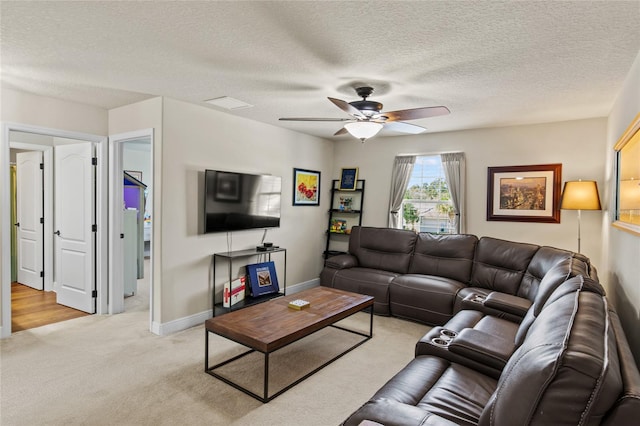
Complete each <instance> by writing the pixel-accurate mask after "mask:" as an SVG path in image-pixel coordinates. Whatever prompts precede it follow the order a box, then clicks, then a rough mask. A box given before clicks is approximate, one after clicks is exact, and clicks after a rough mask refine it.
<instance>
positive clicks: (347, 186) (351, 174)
mask: <svg viewBox="0 0 640 426" xmlns="http://www.w3.org/2000/svg"><path fill="white" fill-rule="evenodd" d="M357 185H358V168H357V167H349V168H345V169H342V174H341V175H340V186H339V187H338V189H340V191H355V190H356V187H357Z"/></svg>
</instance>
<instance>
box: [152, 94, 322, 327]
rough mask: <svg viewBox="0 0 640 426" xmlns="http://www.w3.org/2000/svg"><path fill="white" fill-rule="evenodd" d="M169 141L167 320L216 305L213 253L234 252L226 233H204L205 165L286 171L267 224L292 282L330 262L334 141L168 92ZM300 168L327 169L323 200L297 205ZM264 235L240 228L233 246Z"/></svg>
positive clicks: (165, 180) (220, 276)
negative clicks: (276, 212) (275, 214)
mask: <svg viewBox="0 0 640 426" xmlns="http://www.w3.org/2000/svg"><path fill="white" fill-rule="evenodd" d="M162 145H163V146H162V150H163V155H162V184H161V187H162V190H161V192H162V205H161V210H162V223H163V226H162V241H163V243H162V271H161V274H162V317H161V321H162V322H163V323H167V322H169V321H173V320H176V319H179V318H183V317H187V316H189V315H194V314H198V313H200V312H204V311H207V310H208V309H210V308H211V294H212V261H211V255H212V254H213V253H215V252H223V251H227V235H226V233H217V234H207V235H203V234H201V233H200V226H201V220H202V198H203V197H202V190H203V184H204V170H205V169H217V170H228V171H239V172H249V173H265V174H273V175H277V176H281V177H282V191H283V192H282V196H283V197H282V219H281V226H280V228H275V229H271V230H269V231H268V236H267V241H271V242H273V243H274V244H276V245H279V246H281V247H285V248H286V249H287V255H288V259H287V284H288V285H289V286H291V285H295V284H300V283H305V282H308V281H312V280H315V279H317V277H318V276H319V274H320V270H321V268H322V265H323V260H322V251H323V249H324V242H325V234H324V230H325V227H326V220H327V216H326V212H327V209H328V202H329V200H328V198H329V197H328V196H327V190H328V188H329V179H330V178H331V176H330V175H331V172H332V160H333V145H332V143H331V142H329V141H327V140H324V139H320V138H316V137H312V136H306V135H302V134H299V133H296V132H293V131H290V130H285V129H281V128H278V127H275V126H271V125H267V124H263V123H259V122H255V121H251V120H247V119H244V118H239V117H235V116H232V115H229V114H225V113H222V112H219V111H215V110H212V109H210V108H206V107H202V106H199V105H193V104H188V103H185V102H181V101H177V100H173V99H167V98H165V99H164V107H163V140H162ZM294 167H297V168H304V169H311V170H318V171H320V172H321V173H322V176H321V177H322V182H321V191H322V196H321V197H320V201H321V206H320V207H309V206H305V207H294V206H292V193H293V184H292V179H293V168H294ZM154 187H155V185H154ZM156 194H157V192H156ZM155 211H156V210H154V215H155ZM262 235H263V231H262V230H247V231H238V232H233V233H232V234H231V236H232V247H231V249H232V250H241V249H247V248H252V247H255V246H256V245H258V244H259V243H260V240H261V238H262ZM277 258H278V255H274V260H276V259H277ZM240 266H241V265H240V264H239V265H237V266H234V272H236V271H237V269H239V268H240ZM218 268H219V269H218V273H217V281H218V285H221V284H222V283H223V282H224V281H225V278H224V277H225V276H226V272H227V270H226V268H225V265H223V264H220V265H218ZM221 271H222V272H224V273H221ZM281 279H282V277H281ZM218 290H221V288H218Z"/></svg>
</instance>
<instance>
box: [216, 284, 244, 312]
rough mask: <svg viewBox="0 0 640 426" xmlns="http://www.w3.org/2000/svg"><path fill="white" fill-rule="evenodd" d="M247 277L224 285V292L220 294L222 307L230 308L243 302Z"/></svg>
mask: <svg viewBox="0 0 640 426" xmlns="http://www.w3.org/2000/svg"><path fill="white" fill-rule="evenodd" d="M246 281H247V277H244V276H242V277H240V278H237V279H235V280H233V281H232V282H231V285H229V283H225V284H224V290H223V293H222V306H223V307H225V308H230V307H231V306H232V305H235V304H236V303H238V302H240V301H242V300H244V294H245V290H246Z"/></svg>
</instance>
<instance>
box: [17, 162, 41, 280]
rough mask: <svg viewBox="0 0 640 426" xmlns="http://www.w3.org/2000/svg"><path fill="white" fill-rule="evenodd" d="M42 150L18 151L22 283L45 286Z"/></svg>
mask: <svg viewBox="0 0 640 426" xmlns="http://www.w3.org/2000/svg"><path fill="white" fill-rule="evenodd" d="M41 163H42V152H40V151H30V152H20V153H18V154H16V199H17V206H16V208H17V225H15V226H16V227H17V231H18V250H17V255H18V282H19V283H21V284H25V285H28V286H29V287H33V288H35V289H37V290H42V289H43V282H44V279H43V275H42V274H43V269H42V263H43V259H44V253H43V247H44V246H43V239H44V233H43V223H42V220H43V192H42V169H40V164H41Z"/></svg>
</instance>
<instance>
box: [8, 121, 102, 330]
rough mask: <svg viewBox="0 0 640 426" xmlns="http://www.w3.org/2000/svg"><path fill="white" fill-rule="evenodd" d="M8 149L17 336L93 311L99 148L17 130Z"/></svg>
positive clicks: (75, 140) (13, 285)
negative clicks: (97, 158)
mask: <svg viewBox="0 0 640 426" xmlns="http://www.w3.org/2000/svg"><path fill="white" fill-rule="evenodd" d="M9 148H10V157H9V159H10V163H11V168H12V173H11V177H12V179H13V180H12V182H11V190H10V198H11V200H10V204H11V211H12V239H11V242H12V244H11V265H12V269H11V312H12V316H11V322H12V330H14V331H18V330H22V329H27V328H33V327H36V326H40V325H46V324H49V323H54V322H59V321H63V320H65V319H71V318H76V317H79V316H84V315H85V314H93V313H95V311H96V296H97V294H96V293H97V292H96V287H95V285H96V280H95V265H96V259H95V252H96V250H95V243H96V237H95V230H94V226H95V224H96V220H95V219H96V218H95V216H96V211H95V204H96V203H95V191H96V186H95V167H96V165H95V164H94V160H93V159H94V158H95V152H94V149H95V147H94V143H93V142H91V141H86V140H80V139H68V138H61V137H55V136H50V135H43V134H34V133H29V132H21V131H15V130H12V131H9ZM14 167H15V173H13V168H14ZM14 213H15V216H13V214H14ZM45 223H46V224H47V225H48V226H47V227H46V228H47V230H46V231H45ZM51 228H54V229H56V231H55V232H53V233H52V232H51ZM45 239H46V243H45ZM45 277H46V283H45Z"/></svg>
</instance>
